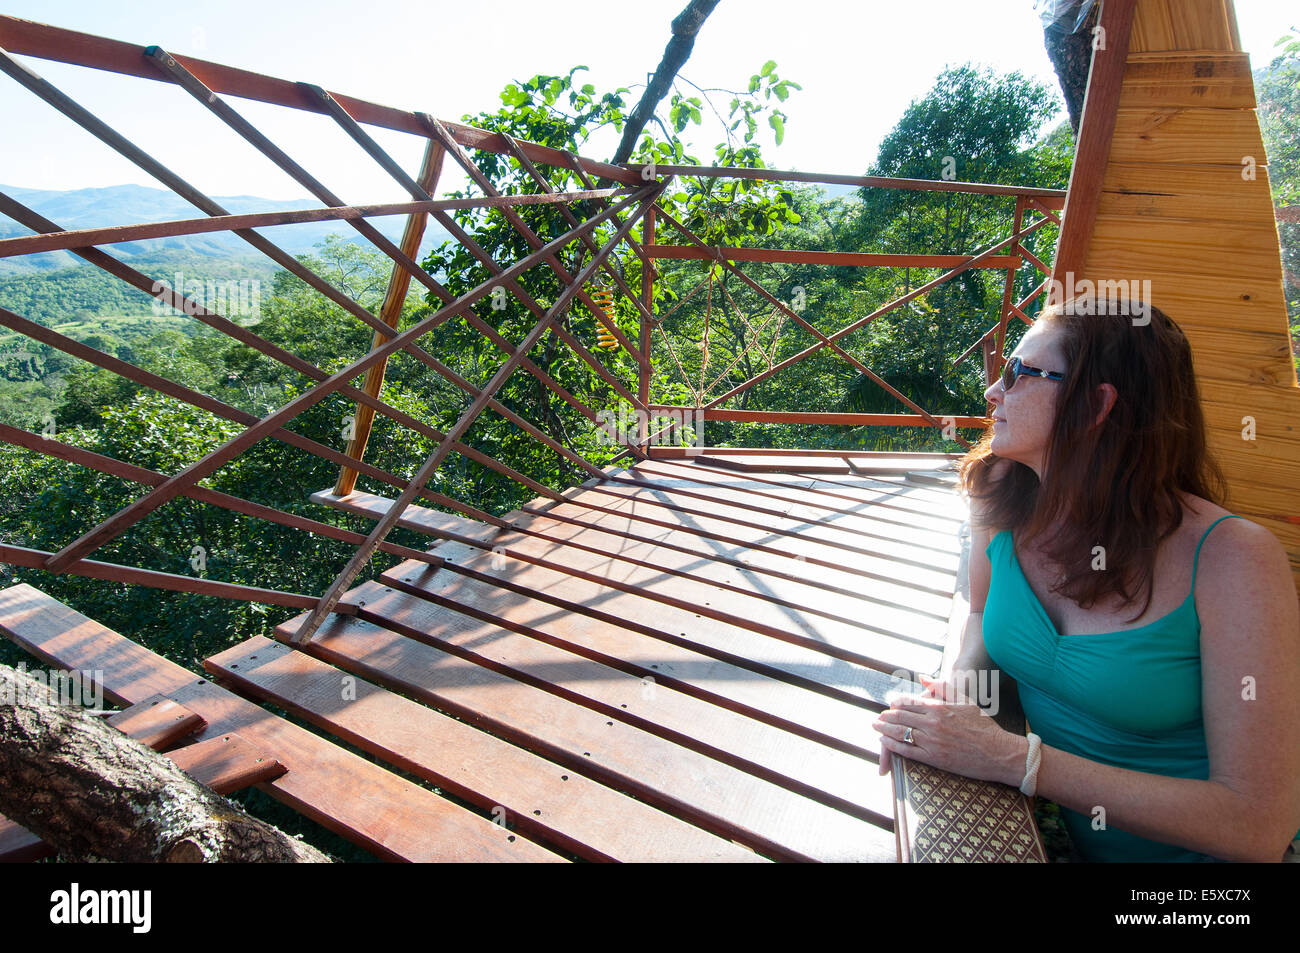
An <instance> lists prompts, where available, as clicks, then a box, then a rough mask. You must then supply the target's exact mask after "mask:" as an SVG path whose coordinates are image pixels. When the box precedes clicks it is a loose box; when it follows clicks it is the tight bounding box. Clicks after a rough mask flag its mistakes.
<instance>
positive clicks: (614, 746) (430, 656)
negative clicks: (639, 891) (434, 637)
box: [276, 583, 894, 860]
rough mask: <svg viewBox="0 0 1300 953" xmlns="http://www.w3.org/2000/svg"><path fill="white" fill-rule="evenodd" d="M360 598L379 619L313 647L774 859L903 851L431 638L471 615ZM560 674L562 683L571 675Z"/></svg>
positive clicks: (628, 695) (633, 692) (887, 832)
mask: <svg viewBox="0 0 1300 953" xmlns="http://www.w3.org/2000/svg"><path fill="white" fill-rule="evenodd" d="M354 597H355V598H362V599H365V601H366V602H367V605H368V606H369V607H370V608H371V615H370V616H369V618H370V619H371V620H372V621H373V622H375V623H376V624H375V625H370V624H364V625H353V624H350V623H349V620H345V619H343V618H341V617H337V616H332V617H331V618H330V619H329V620H328V621H327V623H326V624H325V625H324V626H322V627H321V629H320V630H318V632H317V634H316V637H315V638H314V639H313V640H312V641H311V642H310V643H308V645H307V649H306V650H307V651H308V653H309V654H312V655H314V656H316V657H318V658H321V659H322V660H324V661H327V662H329V663H331V664H333V665H336V666H339V667H341V668H347V669H348V670H350V671H354V672H356V673H357V674H359V675H363V676H364V677H366V678H368V679H372V680H375V681H378V682H379V683H380V684H383V685H385V686H386V687H389V688H392V689H397V690H401V691H402V692H403V694H407V695H409V696H411V697H414V698H417V699H418V700H420V701H423V702H425V703H426V704H429V705H432V706H433V707H435V708H437V709H439V710H441V711H444V712H447V713H448V714H452V715H455V716H456V717H459V718H462V719H463V720H466V721H468V722H470V723H471V724H474V725H476V726H479V727H482V728H483V729H485V730H488V731H491V732H492V734H495V735H497V736H499V737H502V738H505V739H506V740H507V741H510V742H511V743H513V744H516V745H519V746H521V747H526V748H528V749H529V750H531V751H534V752H536V753H537V754H540V755H542V756H544V757H546V758H548V759H550V760H552V761H555V762H557V763H559V764H561V765H563V766H564V767H566V768H569V769H570V770H573V771H577V772H579V773H581V774H584V775H586V776H587V777H589V778H591V779H593V780H595V781H598V782H600V783H602V784H606V785H608V786H610V787H613V788H615V789H617V790H621V791H625V792H627V793H629V794H633V795H634V796H636V797H637V798H638V799H639V800H642V801H645V802H646V803H649V804H652V805H654V806H655V807H658V808H660V809H662V810H666V811H668V812H669V813H672V814H674V815H675V816H678V817H680V818H682V819H683V820H686V821H688V822H689V823H692V824H695V825H696V826H699V827H701V828H703V829H705V830H708V831H711V832H713V833H717V834H721V835H722V836H725V837H728V838H729V839H732V840H736V841H738V842H740V843H742V844H745V845H746V846H748V847H751V848H753V849H754V850H757V851H758V852H759V853H762V854H764V855H765V856H769V857H772V858H773V859H782V860H887V859H889V858H890V857H892V856H893V853H894V849H893V835H892V833H891V828H890V826H889V825H886V826H884V827H882V826H877V825H876V824H872V823H869V822H867V821H863V820H861V819H859V818H857V817H853V816H851V815H849V814H847V813H845V812H842V811H838V810H835V809H833V808H831V807H828V806H826V805H824V804H821V803H819V802H817V801H814V800H812V799H810V798H807V797H803V796H801V795H799V794H795V793H793V792H791V791H789V790H786V789H785V788H782V787H780V786H778V785H776V784H773V783H771V782H769V781H766V780H764V779H761V778H758V777H755V776H753V775H751V774H748V773H746V772H745V771H742V770H740V769H738V768H736V767H733V766H731V765H728V764H725V763H723V762H721V761H718V760H715V759H713V758H709V757H707V756H705V755H703V754H700V753H698V752H696V751H693V750H691V749H690V748H687V747H685V746H682V745H679V744H676V743H674V742H672V741H669V740H667V739H664V738H661V737H658V736H657V735H654V734H651V733H649V732H647V731H645V730H643V729H642V728H639V727H637V726H635V725H633V724H630V723H629V722H627V721H623V720H620V719H618V718H613V717H609V716H608V715H607V714H605V713H603V712H597V711H592V710H590V709H587V708H584V707H582V706H580V705H577V704H574V703H573V702H571V701H569V700H567V699H565V698H561V697H558V696H557V695H555V694H552V693H550V692H547V691H544V690H542V689H540V688H538V687H536V686H534V685H529V684H526V683H524V682H521V681H517V680H515V679H513V678H510V677H509V676H507V675H506V674H504V673H502V672H500V671H497V670H495V669H493V668H489V667H487V666H486V665H482V664H477V663H476V662H475V661H470V660H468V659H466V658H463V657H460V656H459V655H450V654H447V653H445V652H442V651H439V650H438V649H435V648H433V647H431V646H430V645H427V644H424V642H422V641H421V640H422V639H428V638H430V637H431V634H433V633H437V632H440V631H446V627H447V626H449V625H450V626H454V625H456V624H458V622H457V620H458V619H459V620H461V622H460V624H466V625H471V626H472V625H473V622H472V620H469V619H467V618H466V617H464V616H459V615H458V614H456V613H448V612H446V610H441V609H439V607H436V606H433V605H432V604H430V603H428V602H426V601H424V600H421V599H415V598H412V597H411V596H409V595H407V594H405V593H400V592H395V591H390V592H385V591H384V590H383V588H382V587H379V586H376V584H374V583H366V584H363V585H362V586H361V587H358V589H357V590H355V592H354ZM449 616H450V617H454V618H449ZM302 618H303V617H301V616H300V617H299V618H298V619H297V620H293V622H290V623H286V624H285V625H283V626H281V627H279V629H277V633H276V634H277V637H281V638H286V639H292V637H293V627H294V625H295V624H300V623H301V621H302ZM357 621H358V622H360V621H361V620H357ZM381 626H382V627H381ZM385 629H387V630H390V631H385ZM399 633H400V634H399ZM573 665H574V668H573V669H572V671H573V673H574V674H575V675H576V674H578V673H580V672H582V671H586V670H588V666H589V665H590V663H587V662H585V660H582V659H578V658H576V657H575V658H574V663H573ZM552 675H553V677H554V678H555V679H556V680H561V679H563V678H564V677H565V675H566V672H565V671H553V672H552ZM625 681H626V688H625V690H624V696H623V697H624V698H625V699H627V701H626V704H628V706H629V709H628V711H630V712H635V711H637V710H644V709H646V708H652V707H653V705H654V701H653V700H643V701H640V702H638V699H639V698H640V697H641V691H642V688H641V686H642V683H641V681H640V680H638V679H632V678H627V679H626V680H625ZM634 706H635V707H634ZM619 711H620V712H622V711H623V709H621V708H620V709H619Z"/></svg>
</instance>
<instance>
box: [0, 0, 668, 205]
mask: <svg viewBox="0 0 1300 953" xmlns="http://www.w3.org/2000/svg"><path fill="white" fill-rule="evenodd" d="M0 47H3V48H4V49H7V50H8V51H9V52H11V53H18V54H22V55H27V56H35V57H39V58H41V59H47V60H55V61H57V62H61V63H72V64H75V65H78V66H88V67H91V68H93V69H101V70H109V71H111V72H114V73H121V74H123V75H127V76H139V77H142V78H144V79H150V80H154V81H156V82H172V80H170V79H169V78H168V77H166V76H164V74H162V73H160V72H158V71H157V69H155V68H154V67H153V66H151V65H150V63H149V62H148V59H147V58H146V56H145V50H146V47H143V46H137V45H136V44H134V43H123V42H120V41H118V40H110V39H107V38H106V37H101V36H95V35H93V34H90V33H79V32H77V31H75V30H65V29H61V28H59V27H53V26H47V25H45V24H43V23H35V22H33V21H30V20H22V19H19V18H18V17H12V16H0ZM176 60H177V62H179V63H180V64H181V65H182V66H184V67H185V68H186V69H188V70H189V71H190V72H192V73H193V74H194V75H195V76H197V77H198V78H199V79H201V80H202V81H203V83H204V84H205V85H206V86H208V87H209V88H211V89H212V90H214V91H215V92H218V93H229V94H231V95H234V96H239V97H241V98H243V99H254V100H258V101H260V102H264V103H272V104H274V105H278V106H288V107H291V108H293V109H301V110H304V111H308V112H317V113H323V112H325V109H324V107H323V106H322V105H321V104H320V103H319V101H317V99H316V97H313V96H312V95H310V93H309V92H308V91H306V90H304V89H303V88H302V85H301V84H299V83H295V82H290V81H289V80H283V79H276V78H275V77H272V76H265V75H263V74H261V73H255V72H252V71H251V70H244V69H237V68H234V67H230V66H223V65H222V64H220V63H212V62H209V61H207V60H201V59H197V58H195V57H188V56H177V57H176ZM333 96H334V98H335V99H336V100H337V101H338V102H339V103H340V104H342V105H343V107H344V108H345V109H347V111H348V112H349V113H350V114H351V115H353V116H354V117H356V119H357V121H358V122H364V123H368V124H370V125H373V126H382V127H384V128H387V129H395V130H398V131H399V132H409V133H412V134H414V135H417V136H419V135H424V127H423V125H422V124H421V123H420V121H419V119H418V118H417V117H416V114H415V113H413V112H408V111H406V110H402V109H394V108H392V107H391V106H383V105H380V104H377V103H371V102H367V101H365V100H361V99H355V98H353V97H351V96H344V95H342V94H340V93H334V94H333ZM445 125H446V126H447V128H448V129H449V130H450V131H451V133H452V135H454V136H455V137H456V141H457V142H460V143H461V144H462V145H464V146H466V147H467V148H471V149H481V150H484V151H487V152H502V153H503V152H506V151H507V149H506V144H505V142H504V141H503V140H502V139H501V137H500V136H499V135H497V134H496V133H492V132H487V131H485V130H482V129H476V128H474V127H472V126H465V125H461V124H460V123H454V122H448V123H445ZM520 144H521V146H522V147H523V149H524V150H525V152H526V153H527V154H528V156H529V158H531V159H533V160H534V161H535V162H542V163H545V164H546V165H554V166H564V167H570V168H571V167H572V164H571V163H570V160H569V159H568V158H567V157H566V155H565V154H564V152H563V151H561V150H559V149H552V148H550V147H548V146H540V145H537V144H536V143H532V142H521V143H520ZM583 163H584V165H585V167H586V168H587V169H589V170H590V171H592V172H594V173H595V174H597V175H601V176H604V177H605V178H607V179H612V180H614V181H616V182H623V183H625V184H627V185H633V186H637V185H643V184H644V182H643V181H642V179H641V176H640V174H639V173H634V172H631V171H629V170H627V169H625V168H622V167H621V166H616V165H609V164H608V163H604V162H597V161H595V160H592V159H584V160H583Z"/></svg>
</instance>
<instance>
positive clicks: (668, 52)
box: [601, 0, 718, 188]
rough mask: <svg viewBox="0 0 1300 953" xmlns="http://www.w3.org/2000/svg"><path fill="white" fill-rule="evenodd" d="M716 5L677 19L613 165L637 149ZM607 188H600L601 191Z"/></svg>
mask: <svg viewBox="0 0 1300 953" xmlns="http://www.w3.org/2000/svg"><path fill="white" fill-rule="evenodd" d="M717 5H718V0H691V2H690V3H688V4H687V5H686V9H684V10H683V11H682V12H681V13H679V14H677V16H676V18H674V20H673V24H672V34H673V35H672V39H670V40H669V41H668V45H667V46H666V47H664V56H663V59H662V60H660V61H659V66H658V67H657V68H656V69H655V72H654V76H652V77H651V78H650V82H649V84H648V85H647V86H646V89H645V92H644V93H643V94H642V95H641V101H640V102H639V103H637V104H636V108H635V109H633V110H632V115H631V116H630V117H629V118H628V122H627V125H626V126H624V127H623V140H622V141H621V142H620V143H619V144H618V149H616V150H615V151H614V158H613V159H611V160H610V162H611V163H612V164H613V165H620V164H621V163H624V162H626V161H627V160H628V157H629V156H630V155H632V150H633V149H635V148H636V140H637V137H638V136H639V135H641V130H643V129H644V128H645V127H646V123H648V122H649V121H650V117H651V116H652V115H654V111H655V107H656V106H658V105H659V101H660V100H661V99H663V98H664V95H665V94H666V93H667V92H668V88H669V87H670V86H671V85H672V82H673V78H674V77H675V76H676V75H677V71H678V70H679V69H681V68H682V65H683V64H684V63H685V62H686V60H687V59H688V58H689V57H690V55H691V50H692V48H694V46H695V34H697V33H698V32H699V31H700V27H701V26H703V25H704V21H705V20H706V19H708V16H709V14H710V13H712V12H713V8H714V7H716V6H717ZM602 181H603V180H602ZM605 187H606V186H601V188H605Z"/></svg>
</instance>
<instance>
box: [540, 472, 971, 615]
mask: <svg viewBox="0 0 1300 953" xmlns="http://www.w3.org/2000/svg"><path fill="white" fill-rule="evenodd" d="M522 512H523V513H526V514H530V515H545V516H553V517H555V518H557V519H563V520H567V521H571V522H576V523H581V524H584V525H603V526H613V527H617V528H618V531H619V532H621V533H624V534H626V535H628V536H632V537H635V538H640V539H645V540H648V541H652V542H656V543H658V544H659V545H664V546H670V547H672V548H676V549H680V550H683V551H687V552H692V553H698V554H701V555H708V556H710V557H711V558H713V559H717V560H720V561H723V562H728V563H731V564H737V563H738V564H740V565H742V566H744V567H745V568H751V569H755V570H758V571H760V572H764V573H771V574H773V575H777V576H782V577H784V578H788V579H797V580H800V581H802V582H805V583H808V584H811V585H816V586H819V587H822V588H827V589H832V590H837V591H841V592H848V593H856V594H859V595H861V594H863V591H864V587H866V586H873V587H875V586H880V587H881V588H880V590H879V591H880V592H881V593H882V595H883V594H884V593H887V592H895V593H900V594H901V593H906V594H907V598H909V599H911V600H913V605H914V606H915V607H917V608H922V609H925V610H927V611H938V606H939V605H941V604H944V603H945V602H946V601H947V600H949V599H950V598H951V591H952V589H951V580H949V579H948V578H947V577H946V576H936V577H932V580H931V581H932V583H933V585H927V586H919V585H908V584H905V583H902V582H900V580H899V578H898V573H897V570H896V569H895V568H894V566H893V565H892V564H890V563H889V562H888V561H885V560H880V561H878V565H876V566H875V567H874V568H868V567H867V566H865V565H863V564H862V562H860V561H853V562H854V564H853V565H849V564H847V562H846V558H845V556H844V554H843V553H842V552H836V551H834V550H831V549H829V548H827V549H818V548H817V547H816V546H803V547H800V548H799V549H798V550H797V551H796V550H795V549H792V548H791V546H790V545H789V544H788V543H787V541H786V538H785V537H781V536H779V535H775V534H772V533H769V532H765V531H763V530H759V529H755V528H752V527H746V526H741V525H739V524H736V523H731V522H727V521H725V520H721V519H713V518H711V517H706V516H691V515H688V514H684V513H682V512H681V511H678V510H671V509H666V508H664V507H661V506H653V505H649V504H647V503H645V502H644V501H638V500H636V499H632V498H629V497H624V496H604V495H602V494H601V493H599V492H598V491H597V490H595V489H594V488H593V489H589V491H588V492H586V493H584V494H583V495H582V496H581V497H579V498H578V499H577V501H576V502H574V503H565V504H560V505H556V506H550V507H546V508H535V507H525V508H524V509H523V511H522ZM793 541H794V542H795V543H799V542H800V541H799V540H798V538H797V537H794V538H793ZM873 591H874V590H873Z"/></svg>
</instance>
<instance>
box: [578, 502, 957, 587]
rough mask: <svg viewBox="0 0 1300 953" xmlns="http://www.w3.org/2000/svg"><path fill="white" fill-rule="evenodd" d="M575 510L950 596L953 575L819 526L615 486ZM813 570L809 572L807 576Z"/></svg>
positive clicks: (742, 509)
mask: <svg viewBox="0 0 1300 953" xmlns="http://www.w3.org/2000/svg"><path fill="white" fill-rule="evenodd" d="M573 502H574V503H575V504H577V505H580V506H588V505H590V506H594V505H601V506H604V507H606V508H610V509H614V510H618V511H620V512H623V513H626V514H627V515H630V516H635V517H637V518H642V517H644V518H647V519H656V518H658V519H662V520H665V521H667V522H672V521H674V520H676V521H678V522H679V525H680V527H681V529H682V530H683V531H685V532H697V533H700V534H701V535H704V536H706V537H708V538H712V539H723V540H734V541H739V542H741V543H743V544H744V545H747V546H750V547H752V548H755V549H760V550H762V551H764V552H769V553H772V554H775V555H777V556H784V557H786V558H787V559H793V560H796V561H798V560H804V561H807V562H809V563H811V564H815V565H830V566H834V567H837V568H840V569H843V570H844V571H846V572H855V573H858V574H860V575H862V576H864V577H866V578H867V579H872V578H874V579H882V580H886V581H892V582H897V583H899V584H903V585H906V586H908V587H911V588H916V589H924V590H927V591H930V592H932V593H935V594H941V595H942V594H946V593H949V592H951V591H952V587H953V585H954V573H955V571H956V565H955V563H954V564H953V568H952V571H951V572H950V571H946V570H944V571H936V570H935V569H933V568H921V567H920V566H918V565H915V564H910V563H909V564H904V563H902V562H899V561H898V555H899V554H898V553H896V552H895V553H890V552H884V551H882V549H880V548H876V547H872V548H871V549H870V550H869V549H867V548H865V547H864V546H863V544H862V543H861V542H860V537H858V538H853V537H849V538H846V536H845V535H844V534H842V533H839V532H836V531H834V530H826V529H824V528H822V527H820V526H816V525H808V524H806V523H805V524H801V523H799V522H798V521H796V520H782V519H777V518H775V517H772V516H768V515H764V514H755V513H753V512H751V511H749V510H746V509H745V508H743V507H739V506H729V505H726V504H722V503H714V504H713V505H711V506H709V505H705V504H696V505H695V506H683V505H676V504H673V503H672V502H671V501H670V500H669V499H668V498H666V495H665V494H663V493H661V492H660V491H656V490H648V489H637V488H631V487H627V486H623V485H621V484H613V483H602V484H600V485H599V486H594V487H585V488H583V492H582V493H581V494H577V495H575V496H574V497H573ZM816 571H819V570H816V569H812V568H810V569H809V572H816Z"/></svg>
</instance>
